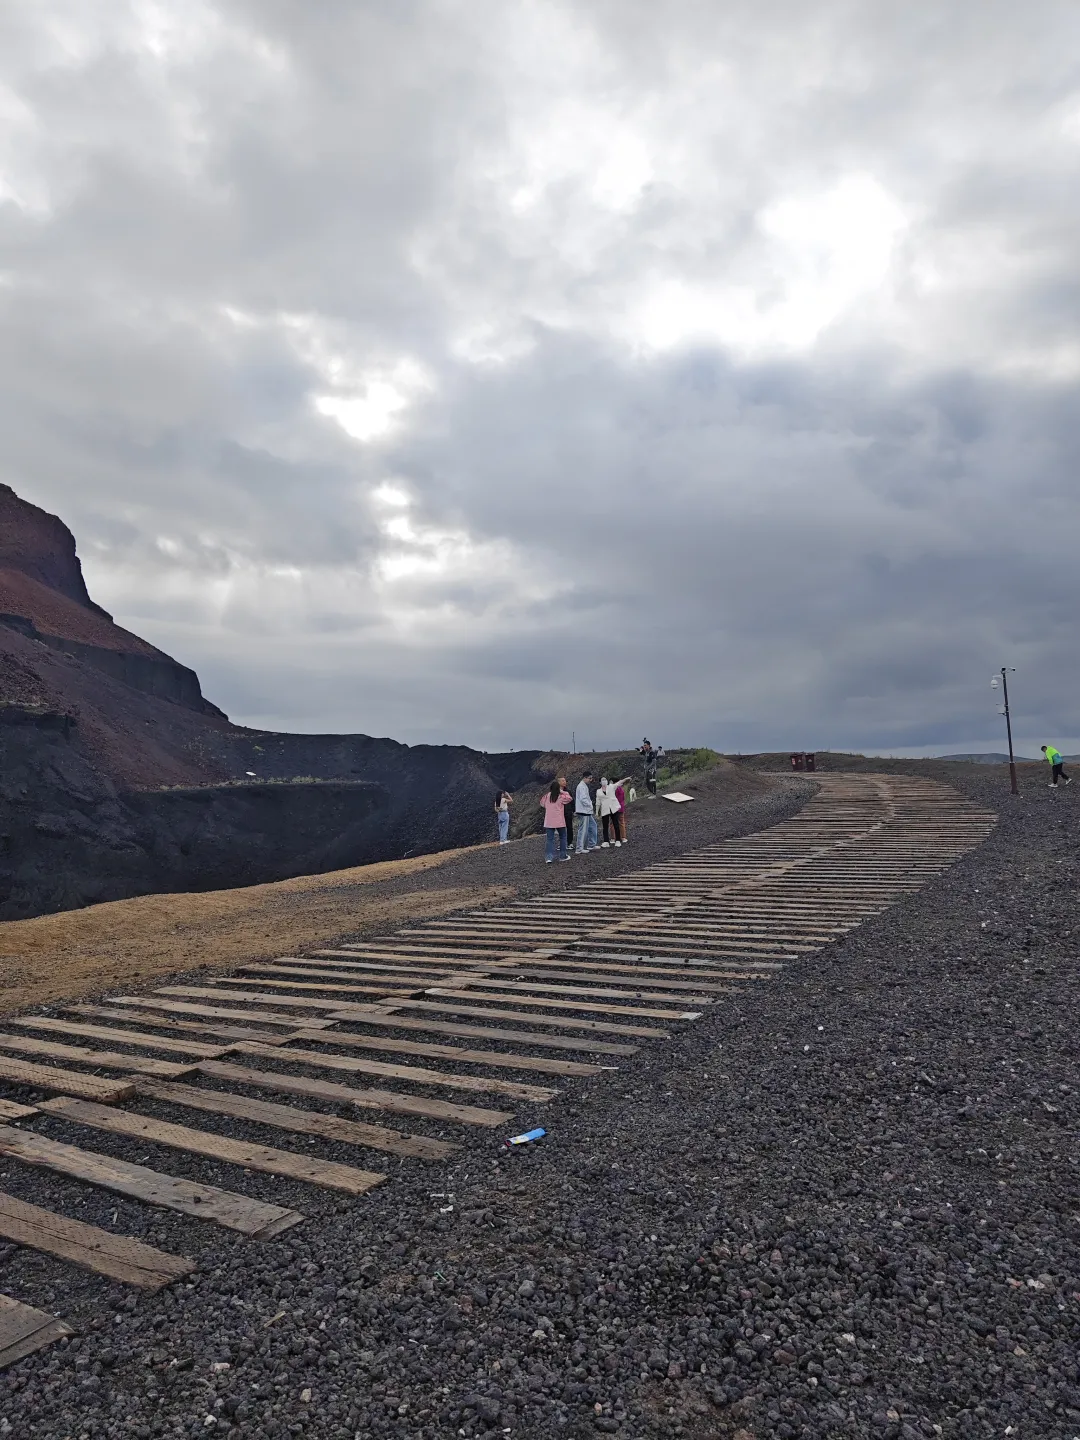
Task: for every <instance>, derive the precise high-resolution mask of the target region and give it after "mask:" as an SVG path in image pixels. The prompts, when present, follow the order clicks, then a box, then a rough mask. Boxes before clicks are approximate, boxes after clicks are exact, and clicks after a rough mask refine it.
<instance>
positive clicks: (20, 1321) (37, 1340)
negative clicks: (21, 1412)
mask: <svg viewBox="0 0 1080 1440" xmlns="http://www.w3.org/2000/svg"><path fill="white" fill-rule="evenodd" d="M74 1333H75V1332H74V1330H73V1329H72V1327H71V1326H70V1325H68V1324H66V1323H65V1322H64V1321H63V1320H58V1319H57V1318H56V1316H55V1315H46V1313H45V1311H44V1310H35V1309H34V1307H33V1306H32V1305H23V1304H22V1302H21V1301H19V1300H12V1299H11V1297H10V1296H9V1295H0V1370H3V1369H6V1367H7V1366H8V1365H14V1363H15V1361H16V1360H24V1359H25V1358H26V1356H27V1355H32V1354H33V1353H34V1351H35V1350H40V1349H42V1347H43V1346H45V1345H51V1344H52V1343H53V1342H54V1341H55V1340H62V1339H63V1337H64V1336H65V1335H74Z"/></svg>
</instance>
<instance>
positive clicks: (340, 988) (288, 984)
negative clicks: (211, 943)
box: [214, 975, 425, 1005]
mask: <svg viewBox="0 0 1080 1440" xmlns="http://www.w3.org/2000/svg"><path fill="white" fill-rule="evenodd" d="M251 983H252V982H251V981H250V980H233V979H230V977H229V976H228V975H223V976H222V978H221V979H220V980H215V982H214V984H215V985H218V986H222V985H250V984H251ZM255 983H256V984H258V985H262V986H265V987H266V988H267V989H271V990H319V991H327V990H332V991H337V992H338V993H339V994H346V995H371V996H372V997H376V996H379V995H385V994H387V992H388V991H391V990H393V989H394V987H395V986H396V987H397V990H408V991H410V992H411V991H413V990H419V989H420V987H421V986H422V985H423V984H424V983H425V980H424V978H423V977H421V979H419V980H418V981H417V982H416V984H415V985H410V984H409V983H408V982H407V981H404V982H403V981H400V980H396V981H393V982H391V983H388V984H385V985H361V984H360V983H359V981H353V982H352V983H350V984H347V985H341V984H335V983H333V982H332V981H330V982H327V981H325V980H320V981H318V982H317V983H309V982H308V981H306V980H268V979H267V978H266V977H265V976H264V975H260V976H259V979H258V980H257V981H256V982H255ZM217 993H218V994H221V995H231V994H233V992H232V991H231V990H219V991H218V992H217ZM272 998H274V997H272V996H266V995H264V996H263V999H272ZM302 998H303V997H301V996H297V995H282V996H281V997H280V999H281V1000H282V1001H283V1002H284V1003H285V1004H287V1005H294V1004H300V1003H302Z"/></svg>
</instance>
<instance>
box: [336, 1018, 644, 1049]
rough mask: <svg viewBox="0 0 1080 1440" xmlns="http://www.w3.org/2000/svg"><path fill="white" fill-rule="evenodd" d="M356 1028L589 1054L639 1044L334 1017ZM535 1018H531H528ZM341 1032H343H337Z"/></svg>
mask: <svg viewBox="0 0 1080 1440" xmlns="http://www.w3.org/2000/svg"><path fill="white" fill-rule="evenodd" d="M331 1018H332V1019H333V1020H335V1021H339V1020H340V1021H348V1022H349V1023H350V1024H353V1025H379V1026H387V1027H389V1028H391V1029H394V1030H421V1031H423V1032H424V1033H425V1034H428V1035H458V1036H460V1037H461V1038H462V1039H466V1040H506V1041H509V1042H510V1043H511V1044H519V1045H541V1046H543V1047H544V1048H545V1049H547V1050H578V1051H585V1052H587V1053H588V1054H590V1055H635V1054H636V1053H637V1051H638V1050H639V1048H640V1047H639V1046H637V1045H619V1044H615V1043H613V1042H612V1041H608V1040H593V1039H592V1038H591V1036H587V1035H586V1036H583V1037H582V1038H581V1039H580V1040H578V1039H575V1038H574V1037H572V1036H569V1035H538V1034H537V1033H536V1032H535V1031H533V1030H500V1029H496V1028H494V1027H489V1026H487V1025H456V1024H455V1023H454V1022H453V1021H452V1020H434V1019H430V1018H428V1017H427V1016H424V1017H422V1018H421V1017H418V1016H412V1015H394V1014H390V1013H388V1012H387V1011H377V1010H370V1011H367V1012H365V1013H360V1012H358V1011H356V1010H348V1011H342V1012H341V1014H339V1015H334V1016H332V1017H331ZM529 1019H530V1020H531V1019H532V1016H531V1015H530V1016H529ZM334 1033H340V1032H334Z"/></svg>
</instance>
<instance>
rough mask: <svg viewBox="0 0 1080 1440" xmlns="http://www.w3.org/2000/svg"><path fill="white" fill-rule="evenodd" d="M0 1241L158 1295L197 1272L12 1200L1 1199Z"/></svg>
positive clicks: (188, 1264) (179, 1258)
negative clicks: (41, 1252) (10, 1241)
mask: <svg viewBox="0 0 1080 1440" xmlns="http://www.w3.org/2000/svg"><path fill="white" fill-rule="evenodd" d="M105 1113H106V1114H107V1115H112V1114H115V1113H116V1112H115V1111H112V1110H107V1111H105ZM0 1235H2V1236H3V1237H4V1239H5V1240H14V1242H15V1243H16V1244H17V1245H26V1246H28V1247H29V1248H30V1249H31V1250H41V1251H43V1252H44V1253H45V1254H46V1255H56V1256H59V1258H60V1259H62V1260H71V1261H74V1263H75V1264H76V1265H83V1266H85V1267H86V1268H87V1269H88V1270H95V1271H97V1273H98V1274H99V1275H108V1276H109V1278H110V1279H112V1280H122V1281H124V1283H125V1284H128V1285H138V1286H139V1287H140V1288H141V1289H143V1290H160V1289H161V1288H162V1286H163V1285H169V1284H171V1283H172V1281H173V1280H179V1279H180V1277H181V1276H182V1275H188V1274H190V1273H191V1271H192V1270H194V1269H195V1262H194V1261H193V1260H188V1259H186V1258H185V1257H184V1256H183V1255H168V1254H166V1253H165V1251H164V1250H155V1249H154V1247H153V1246H152V1245H144V1244H143V1243H142V1241H141V1240H133V1239H131V1237H130V1236H129V1235H113V1234H111V1233H110V1232H109V1231H108V1230H99V1229H98V1227H97V1226H96V1225H85V1224H83V1222H82V1221H81V1220H69V1219H68V1218H67V1216H66V1215H56V1214H54V1213H53V1212H52V1211H51V1210H42V1209H41V1208H40V1207H39V1206H37V1205H30V1204H28V1203H27V1201H25V1200H16V1199H15V1197H14V1196H13V1195H3V1194H0Z"/></svg>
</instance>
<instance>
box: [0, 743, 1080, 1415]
mask: <svg viewBox="0 0 1080 1440" xmlns="http://www.w3.org/2000/svg"><path fill="white" fill-rule="evenodd" d="M881 768H886V767H885V766H882V767H881ZM897 768H899V767H897ZM928 771H929V773H935V774H938V775H940V774H941V773H942V772H941V771H940V770H939V769H933V770H930V769H929V767H928ZM948 773H949V775H950V777H951V778H952V779H953V780H954V782H955V783H958V784H959V785H960V786H961V787H962V788H964V789H965V790H966V791H968V793H971V794H972V795H973V797H974V798H976V799H979V800H981V801H984V802H986V803H990V804H992V805H993V806H994V808H995V809H997V810H998V813H999V814H1000V816H1001V823H1000V825H999V827H998V829H997V831H996V832H995V834H994V835H993V836H992V837H991V838H990V840H989V841H988V842H987V843H986V844H985V845H984V846H982V847H981V848H980V849H979V850H978V851H976V852H974V853H973V854H971V855H970V856H968V857H966V858H965V859H963V860H962V861H960V862H959V863H958V864H957V865H955V866H954V867H953V868H952V869H950V870H949V871H947V872H946V873H945V874H944V875H943V876H942V877H940V878H939V879H938V880H936V881H934V882H932V883H931V884H930V885H928V886H927V887H926V888H925V889H924V890H923V891H922V892H921V893H920V894H918V895H916V896H911V897H908V898H906V899H905V900H903V901H902V902H901V903H900V904H898V905H897V906H895V907H894V908H892V909H890V910H889V911H887V912H886V913H885V914H883V915H882V916H880V917H878V918H877V919H876V920H873V921H870V922H868V923H867V924H866V925H864V926H862V927H861V928H860V929H859V930H857V931H854V932H852V933H851V934H849V935H848V936H847V937H845V938H844V939H843V940H842V941H840V942H839V943H837V944H835V945H833V946H831V947H829V948H828V949H826V950H824V951H822V952H821V953H819V954H817V955H811V956H807V957H805V958H804V959H802V960H800V961H799V963H798V965H797V966H793V967H792V968H791V969H790V970H788V971H786V972H784V973H783V974H782V975H780V976H779V977H778V978H777V979H775V980H772V981H770V982H768V983H767V984H764V985H762V986H760V987H759V988H756V989H754V990H753V991H748V992H745V993H743V994H741V995H739V996H738V997H735V998H733V999H732V1000H731V1001H730V1003H727V1002H725V1003H723V1004H720V1005H718V1006H717V1007H716V1010H715V1013H712V1014H710V1015H709V1017H708V1018H707V1019H705V1020H703V1021H701V1022H699V1023H698V1024H697V1025H695V1026H693V1027H691V1028H688V1029H686V1030H684V1031H682V1032H680V1033H679V1034H678V1035H677V1036H676V1038H675V1039H674V1040H672V1041H671V1042H670V1043H666V1044H656V1045H653V1046H651V1047H649V1048H645V1049H643V1050H642V1051H641V1052H640V1053H639V1054H638V1055H637V1056H635V1057H633V1059H631V1060H625V1061H623V1062H622V1064H621V1068H620V1070H619V1073H618V1074H617V1075H607V1076H604V1077H602V1078H599V1079H597V1080H588V1081H584V1082H577V1083H575V1082H568V1083H566V1084H564V1086H563V1090H564V1098H563V1099H561V1100H559V1101H557V1102H555V1103H554V1104H553V1105H551V1106H548V1107H544V1108H543V1109H542V1110H538V1111H537V1113H536V1115H535V1117H534V1116H532V1115H529V1114H526V1113H525V1112H524V1110H520V1111H519V1112H518V1116H517V1118H516V1120H515V1122H514V1128H515V1129H516V1128H525V1125H526V1124H527V1123H528V1122H529V1121H530V1120H532V1119H534V1118H535V1119H537V1120H538V1121H539V1122H540V1123H544V1124H546V1125H547V1126H548V1127H549V1130H550V1134H549V1136H548V1138H547V1139H546V1140H545V1141H543V1142H542V1143H541V1144H540V1145H538V1146H535V1147H532V1148H522V1149H520V1150H516V1151H511V1152H507V1151H504V1150H500V1149H499V1148H498V1139H499V1137H500V1135H501V1133H502V1132H499V1133H497V1134H494V1135H493V1134H491V1133H488V1132H485V1133H483V1134H481V1135H474V1136H471V1137H469V1138H468V1143H467V1145H466V1147H465V1148H464V1149H463V1150H462V1152H461V1153H460V1155H458V1156H456V1157H455V1158H454V1159H453V1161H452V1162H451V1163H449V1164H447V1165H443V1166H439V1165H432V1166H426V1167H422V1166H420V1165H419V1164H417V1163H415V1162H405V1163H404V1164H402V1165H400V1167H399V1165H398V1162H397V1161H391V1163H389V1164H386V1163H385V1162H387V1161H388V1160H389V1159H390V1157H386V1156H382V1157H378V1159H379V1161H381V1162H383V1163H382V1164H381V1165H376V1168H386V1169H387V1170H388V1172H389V1173H390V1174H391V1176H392V1177H394V1178H393V1179H392V1180H391V1181H390V1182H388V1183H387V1184H386V1185H384V1186H383V1187H381V1188H380V1189H379V1190H376V1191H375V1192H373V1193H372V1194H371V1195H369V1196H368V1197H366V1198H364V1199H363V1200H360V1201H355V1202H354V1201H346V1200H341V1201H339V1200H337V1199H336V1198H335V1197H334V1196H332V1195H330V1194H329V1193H328V1192H323V1193H322V1194H321V1195H318V1196H316V1195H314V1194H313V1192H312V1191H311V1190H309V1189H308V1188H307V1187H301V1186H293V1185H289V1184H287V1183H286V1182H271V1181H269V1179H268V1177H265V1176H261V1177H255V1176H250V1177H245V1183H244V1187H243V1188H245V1189H247V1190H249V1193H252V1194H256V1193H257V1194H260V1195H265V1196H268V1197H269V1196H270V1195H273V1197H274V1198H276V1199H278V1200H279V1201H280V1202H281V1203H286V1204H290V1203H291V1204H296V1205H298V1207H299V1208H301V1209H305V1210H306V1211H307V1213H309V1214H311V1215H312V1216H313V1217H318V1218H317V1219H313V1220H312V1222H310V1223H308V1224H307V1225H304V1226H303V1227H300V1228H298V1229H297V1230H295V1231H293V1232H291V1233H288V1234H286V1235H284V1236H282V1237H280V1238H279V1239H277V1240H274V1241H271V1242H269V1243H266V1244H256V1243H245V1242H243V1241H241V1240H239V1239H238V1238H235V1237H232V1236H230V1235H228V1234H226V1233H225V1232H221V1231H218V1230H216V1229H214V1228H213V1227H210V1226H199V1225H197V1224H196V1222H194V1221H188V1220H185V1219H183V1218H182V1217H178V1216H171V1215H166V1214H165V1213H164V1212H158V1213H155V1212H149V1211H147V1210H145V1208H144V1207H139V1206H135V1205H133V1204H130V1203H127V1202H124V1201H118V1200H117V1199H115V1198H114V1197H110V1196H106V1195H104V1194H100V1193H99V1194H91V1192H88V1191H86V1190H84V1189H82V1188H81V1187H74V1186H66V1182H60V1181H56V1182H53V1181H46V1180H45V1179H44V1177H42V1176H40V1175H38V1176H35V1177H33V1182H32V1183H27V1176H26V1172H23V1171H19V1172H18V1175H17V1176H16V1173H15V1168H14V1167H9V1166H7V1165H5V1167H4V1168H5V1169H10V1171H11V1173H10V1174H9V1176H8V1177H6V1178H5V1179H4V1181H3V1185H4V1187H5V1188H8V1187H10V1188H12V1189H15V1188H16V1180H18V1182H19V1184H18V1193H22V1194H26V1195H28V1196H30V1195H36V1196H37V1197H39V1198H40V1197H41V1196H42V1195H43V1194H45V1195H49V1194H53V1193H55V1195H56V1196H57V1197H59V1196H60V1194H61V1192H63V1193H64V1194H65V1195H66V1197H67V1199H66V1203H63V1205H62V1208H64V1209H65V1210H66V1211H67V1213H79V1214H84V1215H85V1216H86V1218H88V1219H91V1220H94V1221H95V1222H96V1223H104V1224H108V1223H109V1216H111V1214H112V1212H113V1211H114V1210H115V1211H117V1212H118V1220H117V1224H116V1228H117V1229H120V1230H123V1231H124V1232H125V1233H129V1234H143V1235H146V1236H147V1238H153V1237H154V1236H156V1237H157V1239H158V1242H159V1243H161V1244H163V1245H165V1246H166V1248H172V1249H184V1250H185V1253H188V1254H191V1255H193V1256H194V1257H195V1258H197V1259H198V1260H199V1262H200V1265H201V1267H202V1268H201V1270H200V1272H199V1273H198V1274H197V1275H196V1276H195V1277H193V1280H192V1283H191V1284H190V1285H185V1284H180V1285H177V1286H173V1287H171V1288H170V1289H168V1290H166V1291H163V1292H162V1293H161V1294H159V1295H157V1296H143V1295H139V1294H136V1293H134V1292H131V1291H129V1290H127V1289H125V1288H124V1287H121V1286H118V1285H111V1284H109V1283H107V1282H105V1281H103V1280H101V1279H99V1278H96V1277H92V1276H82V1275H81V1273H78V1272H75V1271H74V1270H73V1269H71V1268H70V1267H64V1266H60V1265H58V1264H55V1263H53V1262H51V1261H49V1260H47V1259H45V1258H43V1257H41V1256H38V1255H36V1254H34V1253H32V1252H29V1251H25V1250H19V1249H16V1248H15V1247H9V1248H8V1249H7V1250H6V1252H5V1254H4V1259H3V1263H2V1273H0V1286H2V1288H3V1289H4V1290H5V1291H6V1292H7V1293H9V1294H14V1295H16V1296H18V1297H20V1298H25V1299H27V1300H29V1301H31V1302H36V1303H40V1304H43V1305H46V1306H49V1307H51V1308H53V1309H56V1310H59V1311H70V1312H71V1313H72V1314H73V1316H74V1318H75V1319H76V1320H77V1321H78V1322H79V1323H81V1324H82V1325H83V1326H84V1327H85V1330H84V1333H83V1335H82V1336H81V1337H80V1338H77V1339H75V1340H73V1341H71V1342H68V1343H66V1344H61V1345H58V1346H55V1347H53V1348H52V1349H51V1350H47V1351H44V1352H42V1353H40V1354H39V1355H37V1356H34V1357H31V1358H30V1359H28V1360H25V1361H22V1362H20V1363H19V1364H18V1365H16V1366H14V1367H12V1368H11V1369H10V1370H9V1371H8V1372H7V1373H6V1374H5V1375H4V1376H2V1377H0V1416H2V1417H3V1418H2V1419H0V1434H4V1435H11V1436H13V1437H20V1440H21V1437H23V1436H28V1437H29V1436H35V1437H49V1440H53V1437H66V1436H71V1437H73V1440H74V1437H83V1436H85V1437H121V1436H122V1437H124V1440H128V1437H133V1436H134V1437H140V1440H142V1437H150V1436H158V1435H161V1436H168V1437H174V1436H176V1437H178V1436H194V1435H202V1436H207V1435H211V1436H219V1435H225V1436H230V1437H234V1440H235V1437H240V1436H245V1437H246V1436H256V1435H259V1436H267V1437H271V1440H273V1437H284V1436H292V1435H298V1436H304V1437H320V1440H321V1437H326V1440H330V1437H333V1440H340V1437H352V1436H360V1437H372V1440H374V1437H383V1436H394V1437H402V1440H405V1437H409V1440H413V1437H416V1440H419V1437H424V1440H428V1437H430V1440H434V1437H439V1440H441V1437H444V1436H458V1435H464V1436H485V1437H490V1440H495V1437H498V1436H502V1435H504V1434H506V1433H510V1434H511V1435H519V1436H523V1437H537V1440H540V1437H548V1436H575V1437H592V1436H596V1435H603V1434H617V1435H622V1436H624V1437H631V1440H637V1437H653V1436H657V1437H659V1436H665V1437H666V1436H679V1435H682V1436H688V1437H702V1440H703V1437H706V1436H708V1437H712V1436H730V1437H736V1436H738V1437H739V1440H748V1437H758V1440H763V1437H772V1436H783V1437H796V1436H798V1437H802V1436H808V1437H822V1440H825V1437H840V1436H845V1437H846V1436H864V1435H865V1436H874V1437H877V1436H881V1437H888V1440H891V1437H905V1440H910V1437H922V1436H925V1437H927V1440H932V1437H933V1436H935V1435H944V1436H1005V1435H1010V1434H1011V1435H1016V1436H1018V1437H1021V1440H1030V1437H1054V1440H1069V1437H1071V1436H1074V1435H1080V1380H1078V1372H1077V1341H1078V1330H1080V1327H1078V1323H1077V1304H1078V1299H1080V1278H1078V1275H1080V1252H1078V1245H1077V1241H1078V1238H1080V1213H1078V1212H1080V1200H1078V1195H1077V1180H1078V1175H1077V1169H1078V1167H1077V1146H1076V1097H1077V1093H1078V1087H1080V1075H1078V1068H1077V1041H1076V1038H1075V1037H1076V984H1075V978H1074V976H1075V958H1074V957H1075V944H1074V941H1075V939H1076V937H1077V935H1078V934H1080V909H1078V906H1077V899H1076V880H1077V858H1076V841H1077V832H1078V828H1080V825H1078V815H1080V812H1078V808H1077V807H1078V805H1080V786H1077V787H1076V792H1072V791H1070V792H1065V793H1058V794H1050V792H1049V791H1047V790H1046V789H1045V788H1044V787H1043V786H1039V785H1038V784H1037V782H1036V781H1035V780H1034V779H1032V780H1031V781H1030V783H1027V786H1026V790H1025V793H1024V795H1023V796H1022V797H1021V799H1020V800H1019V801H1012V800H1011V799H1010V798H1009V796H1008V794H1007V792H1005V793H1003V791H1002V780H1001V775H1000V772H998V771H994V770H989V769H985V770H984V769H983V767H974V766H973V767H952V768H951V770H950V771H949V772H948ZM687 808H688V807H687ZM694 843H700V840H696V841H695V842H694ZM511 848H513V847H511ZM495 853H496V855H497V852H495ZM497 858H498V859H500V860H501V859H502V858H504V857H503V856H501V855H498V857H497ZM594 858H596V857H594ZM581 863H582V865H583V866H584V864H587V863H591V862H588V861H583V862H581ZM573 868H574V867H571V866H566V867H564V871H565V872H569V871H571V870H572V869H573ZM173 1113H174V1114H175V1112H173ZM203 1118H204V1117H202V1116H199V1117H196V1118H192V1119H191V1122H190V1123H195V1124H202V1123H203ZM206 1118H209V1117H206ZM387 1123H392V1122H389V1121H388V1122H387ZM222 1128H223V1129H224V1128H226V1127H225V1126H224V1125H223V1126H222ZM407 1128H416V1127H413V1126H412V1125H409V1126H407ZM49 1131H50V1133H54V1134H56V1135H57V1136H60V1135H61V1134H62V1133H63V1134H66V1133H69V1131H70V1133H71V1134H72V1135H74V1130H73V1129H71V1127H65V1126H61V1124H60V1123H59V1122H52V1121H50V1122H49ZM229 1133H240V1132H239V1131H237V1132H233V1131H230V1132H229ZM431 1133H434V1131H432V1132H431ZM250 1134H251V1138H253V1139H254V1138H262V1139H263V1140H264V1141H266V1140H268V1139H270V1136H269V1134H268V1132H266V1131H257V1127H251V1128H250ZM97 1138H98V1139H100V1140H105V1139H106V1138H107V1137H103V1136H102V1137H97ZM108 1140H109V1144H108V1148H109V1150H110V1152H111V1153H117V1154H120V1153H123V1154H130V1155H131V1156H132V1157H133V1158H139V1157H138V1156H137V1155H136V1153H135V1148H137V1147H135V1148H133V1149H131V1150H130V1151H129V1150H127V1149H125V1148H124V1146H125V1144H126V1142H121V1141H119V1140H118V1139H117V1137H108ZM301 1140H302V1137H288V1138H283V1137H281V1136H280V1135H279V1136H278V1137H277V1138H276V1139H275V1140H272V1141H271V1143H278V1144H282V1145H287V1146H288V1147H289V1148H296V1149H299V1148H301V1144H300V1143H299V1142H300V1141H301ZM102 1148H106V1147H105V1146H104V1145H103V1146H102ZM144 1153H145V1152H144ZM313 1153H326V1154H328V1155H329V1154H334V1155H335V1158H346V1157H345V1154H344V1153H343V1152H342V1151H341V1150H340V1149H339V1147H329V1148H327V1149H326V1150H318V1151H316V1152H313ZM181 1158H182V1157H180V1156H179V1155H178V1156H176V1159H177V1162H178V1163H177V1166H176V1167H175V1168H176V1170H177V1173H192V1174H198V1175H199V1176H200V1178H207V1174H206V1172H205V1171H204V1170H201V1169H197V1168H196V1167H195V1166H194V1162H192V1168H191V1170H190V1172H189V1171H188V1170H187V1169H186V1168H183V1167H182V1166H181V1164H180V1163H179V1162H180V1161H181ZM375 1159H376V1157H374V1155H373V1154H369V1153H368V1152H357V1155H356V1156H355V1157H354V1163H357V1164H367V1163H374V1162H375ZM151 1163H153V1162H151ZM158 1163H160V1162H158ZM218 1178H219V1182H220V1183H223V1184H226V1185H228V1184H229V1183H230V1182H229V1169H228V1167H224V1166H223V1167H221V1174H220V1175H219V1177H218ZM256 1181H257V1182H258V1183H257V1184H256V1183H251V1182H256ZM234 1183H235V1182H234ZM53 1185H55V1186H56V1190H55V1192H53V1191H51V1190H49V1189H48V1188H47V1187H49V1186H53ZM76 1195H79V1196H82V1197H83V1198H86V1199H87V1203H86V1204H85V1205H84V1206H82V1207H80V1208H79V1209H78V1211H77V1212H76V1210H75V1209H73V1208H72V1207H73V1206H74V1204H75V1197H76ZM44 1203H49V1200H48V1199H46V1200H45V1201H44ZM57 1203H60V1201H59V1199H58V1200H57ZM451 1207H452V1208H451ZM140 1214H141V1216H142V1217H143V1218H142V1219H141V1220H139V1219H138V1218H137V1217H138V1216H139V1215H140Z"/></svg>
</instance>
